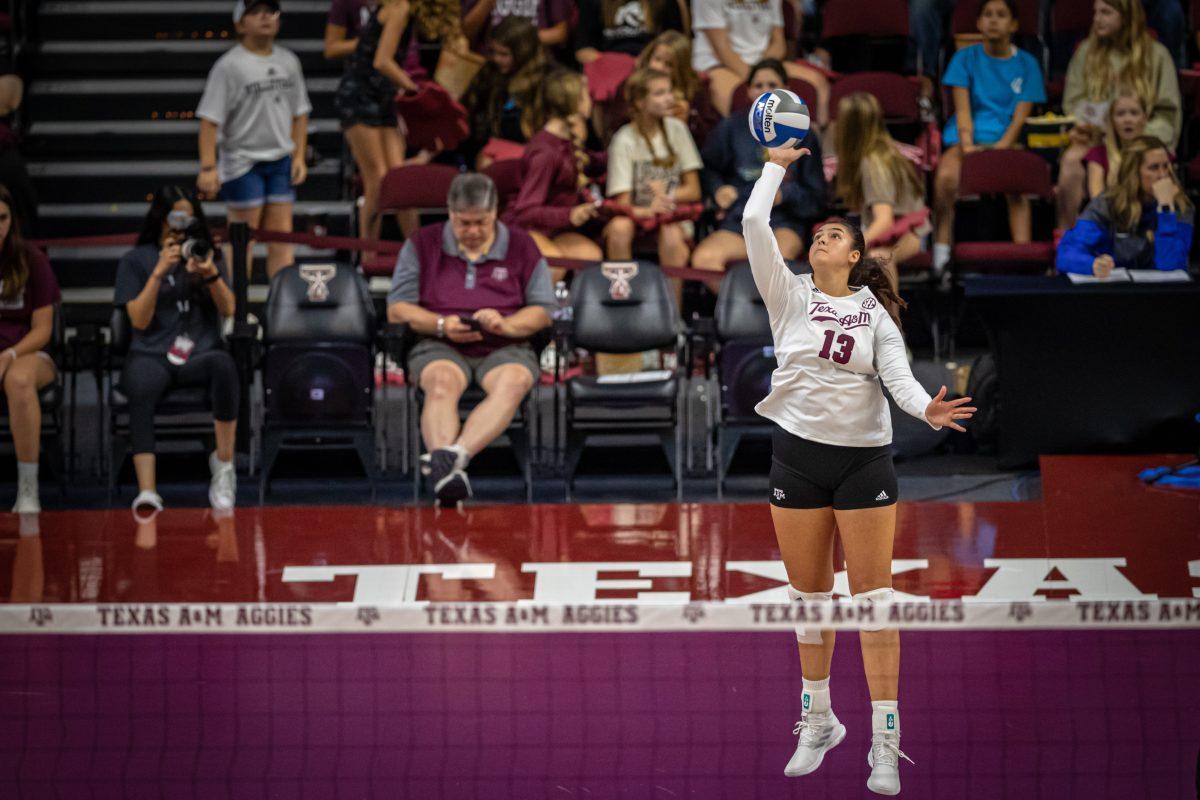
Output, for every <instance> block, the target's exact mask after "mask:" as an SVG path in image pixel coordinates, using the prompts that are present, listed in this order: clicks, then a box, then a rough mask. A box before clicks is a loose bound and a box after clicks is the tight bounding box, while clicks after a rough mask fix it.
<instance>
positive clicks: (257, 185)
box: [196, 0, 312, 277]
mask: <svg viewBox="0 0 1200 800" xmlns="http://www.w3.org/2000/svg"><path fill="white" fill-rule="evenodd" d="M233 18H234V23H235V25H236V28H237V34H238V40H239V41H238V44H237V45H236V46H234V47H233V48H232V49H231V50H229V51H227V52H226V53H225V55H223V56H221V57H220V58H219V59H217V63H216V64H214V65H213V68H212V70H211V71H210V72H209V73H208V81H207V83H205V85H204V94H203V95H202V96H201V98H200V105H199V107H198V108H197V109H196V116H197V117H199V118H200V176H199V178H197V180H196V186H197V187H198V188H199V189H200V192H201V195H202V196H203V197H205V198H214V197H217V196H218V194H219V196H220V198H221V199H222V200H224V201H225V204H226V207H227V209H228V212H227V215H228V219H229V221H230V222H246V223H249V225H250V227H251V228H259V227H261V228H262V229H264V230H268V231H283V232H290V231H291V230H292V203H293V202H294V201H295V199H296V193H295V190H294V188H293V187H295V186H299V185H301V184H302V183H304V180H305V178H306V177H307V174H308V170H307V167H306V165H305V161H304V157H305V151H306V150H307V142H308V114H309V112H310V111H312V104H311V103H309V100H308V90H307V89H306V88H305V85H304V74H303V73H302V72H301V70H300V59H298V58H296V55H295V54H294V53H292V51H290V50H288V49H286V48H284V47H280V46H279V45H277V44H276V43H275V38H276V37H277V36H278V35H279V3H278V2H277V1H276V0H250V2H244V0H238V2H237V5H236V6H235V7H234V11H233ZM248 263H249V262H248ZM290 263H292V247H291V245H288V244H283V243H277V242H272V243H270V244H268V245H267V275H268V277H269V276H272V275H274V274H275V273H276V272H278V271H279V270H280V269H282V268H283V267H285V266H287V265H288V264H290Z"/></svg>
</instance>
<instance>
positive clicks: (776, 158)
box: [767, 147, 812, 169]
mask: <svg viewBox="0 0 1200 800" xmlns="http://www.w3.org/2000/svg"><path fill="white" fill-rule="evenodd" d="M810 155H812V151H811V150H809V149H808V148H807V147H799V148H794V147H772V148H770V149H769V150H767V160H768V161H770V162H771V163H772V164H778V165H779V166H781V167H783V168H784V169H787V168H788V165H789V164H791V163H792V162H793V161H799V160H800V159H802V158H804V157H805V156H810Z"/></svg>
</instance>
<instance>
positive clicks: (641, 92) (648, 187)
mask: <svg viewBox="0 0 1200 800" xmlns="http://www.w3.org/2000/svg"><path fill="white" fill-rule="evenodd" d="M625 102H626V104H627V105H628V107H629V113H630V122H629V124H628V125H625V126H624V127H622V128H621V129H620V130H619V131H617V132H616V134H615V135H614V136H613V137H612V142H611V143H610V144H609V148H608V186H607V191H608V196H609V198H611V199H612V200H613V201H615V202H616V203H618V204H621V205H623V206H625V207H628V208H629V209H630V211H631V213H632V217H630V216H625V215H622V214H619V215H617V216H614V217H613V218H612V219H611V220H610V221H609V223H608V225H607V226H605V229H604V239H605V249H606V250H607V252H608V257H609V258H612V259H629V258H632V257H633V248H634V243H635V240H636V239H637V234H638V225H637V222H636V221H635V218H636V219H645V218H648V217H658V216H662V215H670V214H672V213H673V212H674V211H675V210H676V205H677V204H678V203H695V202H697V201H699V200H700V169H701V168H702V167H703V166H704V163H703V162H702V161H701V159H700V153H699V151H698V150H697V149H696V143H695V142H694V141H692V135H691V134H690V133H688V129H687V125H685V124H683V123H682V122H680V121H679V120H678V119H676V118H675V117H673V116H671V111H672V109H673V108H674V107H675V103H676V99H675V94H674V92H673V91H672V88H671V77H670V76H669V75H667V74H666V73H665V72H659V71H658V70H655V69H639V70H638V71H636V72H634V73H633V74H632V75H630V76H629V79H628V80H627V81H626V82H625ZM656 235H657V239H658V262H659V263H660V264H665V265H668V266H678V265H681V264H686V263H687V260H688V253H689V251H690V249H691V245H690V240H691V238H692V235H693V226H692V223H690V222H664V223H662V224H660V225H658V227H657V230H656Z"/></svg>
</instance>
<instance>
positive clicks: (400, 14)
mask: <svg viewBox="0 0 1200 800" xmlns="http://www.w3.org/2000/svg"><path fill="white" fill-rule="evenodd" d="M415 27H416V25H415V20H414V19H413V17H412V15H411V13H410V7H409V4H408V2H407V0H380V2H379V3H378V4H377V5H376V6H375V7H374V9H373V10H372V11H371V12H370V15H369V16H368V17H367V21H366V24H365V25H363V26H362V27H361V29H360V30H359V36H358V39H357V42H358V45H357V47H356V48H355V50H354V52H353V53H351V54H350V58H349V59H348V61H347V64H346V71H345V72H344V73H343V74H342V79H341V82H340V83H339V84H338V91H337V95H336V97H335V98H334V100H335V102H336V104H337V109H338V115H339V116H340V117H341V123H342V130H343V131H345V134H346V142H347V143H348V144H349V145H350V154H351V155H352V156H353V157H354V163H355V165H356V166H357V167H358V174H359V176H360V177H361V178H362V185H363V204H362V209H361V211H360V213H359V217H358V227H359V235H360V236H362V237H363V238H364V239H378V238H379V188H380V185H381V184H382V183H383V178H384V176H385V175H387V173H388V171H389V170H391V169H393V168H394V167H398V166H401V165H402V164H404V163H405V158H404V152H405V142H404V136H403V134H402V133H401V128H400V125H401V121H400V120H399V118H398V116H397V114H396V103H395V98H396V92H398V91H400V92H412V91H416V89H417V84H416V82H415V81H414V80H413V79H412V77H411V76H410V75H409V74H408V73H407V72H405V71H404V70H403V69H401V67H400V64H399V62H398V61H397V58H398V57H399V56H401V55H402V54H403V53H405V52H407V50H408V46H409V43H410V41H411V39H412V34H413V30H414V28H415ZM429 158H430V154H429V153H421V154H420V155H419V156H418V157H416V158H414V159H413V160H414V161H416V162H428V161H429ZM415 227H416V224H415V220H414V221H412V222H411V223H410V226H409V229H411V228H415ZM365 257H369V256H365Z"/></svg>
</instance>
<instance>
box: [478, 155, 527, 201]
mask: <svg viewBox="0 0 1200 800" xmlns="http://www.w3.org/2000/svg"><path fill="white" fill-rule="evenodd" d="M483 174H484V175H487V176H488V177H489V178H491V179H492V183H494V184H496V194H497V195H499V197H500V211H501V212H502V213H503V211H504V209H506V208H508V204H509V203H511V202H512V201H513V200H515V199H516V198H517V195H518V194H520V192H521V159H519V158H506V159H504V160H503V161H493V162H492V163H491V164H489V165H488V166H487V168H486V169H484V170H483Z"/></svg>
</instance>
